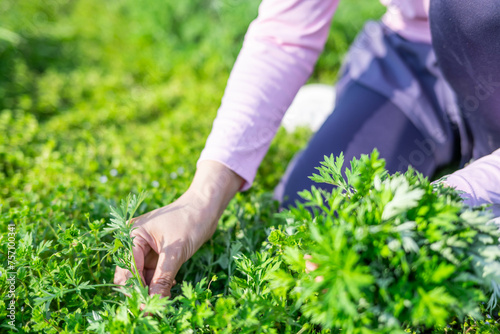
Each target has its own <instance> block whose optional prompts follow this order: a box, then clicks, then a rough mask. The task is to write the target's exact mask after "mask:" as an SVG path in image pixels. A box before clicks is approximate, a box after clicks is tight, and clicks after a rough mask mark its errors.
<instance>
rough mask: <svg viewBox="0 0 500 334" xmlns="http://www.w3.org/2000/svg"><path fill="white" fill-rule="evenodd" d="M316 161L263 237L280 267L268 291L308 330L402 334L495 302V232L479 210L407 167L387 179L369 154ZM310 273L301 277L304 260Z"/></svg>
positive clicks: (499, 274) (498, 268) (498, 292)
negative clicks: (311, 266)
mask: <svg viewBox="0 0 500 334" xmlns="http://www.w3.org/2000/svg"><path fill="white" fill-rule="evenodd" d="M343 163H344V161H343V156H342V155H340V156H339V157H338V158H337V159H334V157H333V156H331V157H329V158H328V157H325V161H324V162H322V163H321V167H319V168H318V170H319V174H315V175H314V176H312V177H311V178H312V180H314V181H316V182H318V183H328V184H333V185H335V186H337V187H336V188H335V189H334V190H333V191H332V192H327V191H323V190H321V189H317V188H315V187H312V189H311V191H303V192H301V196H302V198H303V199H304V200H305V203H303V204H298V206H297V207H296V208H293V209H291V210H290V211H288V212H286V213H285V214H284V215H285V217H286V218H287V224H285V225H284V226H283V227H280V228H279V229H277V230H275V231H273V232H272V233H271V235H270V238H269V240H270V241H271V242H272V243H273V244H274V246H275V247H276V250H277V252H278V253H280V254H282V255H283V258H284V260H285V262H286V264H287V267H286V269H282V270H279V271H277V272H275V273H273V274H272V277H273V278H272V279H271V282H272V286H273V287H274V288H275V290H276V291H278V292H279V294H280V295H281V296H282V297H283V298H290V299H292V300H293V301H294V304H295V306H296V307H300V309H301V311H302V312H303V315H304V316H306V317H308V318H309V319H310V320H311V322H312V323H313V324H319V325H321V326H322V327H324V328H332V329H333V328H337V329H342V332H343V333H403V332H404V331H403V329H404V328H407V327H412V328H428V327H442V326H445V325H446V324H447V323H449V322H450V321H451V320H452V319H453V317H458V318H459V319H461V320H463V319H464V318H465V317H466V315H469V316H472V317H473V318H475V319H480V318H481V317H482V316H481V312H480V309H479V304H480V302H482V301H487V300H488V298H487V296H488V295H489V300H488V305H487V308H488V309H489V310H491V309H493V308H495V307H496V305H497V301H498V298H499V297H500V286H499V283H500V263H499V259H500V248H499V247H498V239H499V237H500V232H499V230H498V227H497V226H496V225H495V224H493V223H491V222H490V219H491V215H490V213H489V212H488V211H487V210H484V208H482V209H481V208H478V209H471V208H468V207H466V206H464V204H463V203H462V200H461V197H460V194H459V193H458V192H457V191H455V190H454V189H451V188H449V187H445V186H443V185H442V184H440V183H437V184H432V183H431V182H430V181H429V180H428V179H426V178H424V177H423V176H422V175H421V174H419V173H416V172H415V171H414V170H412V169H410V170H409V171H408V172H407V173H405V174H399V173H396V174H394V175H389V174H388V173H387V171H386V170H385V168H384V167H385V162H384V160H382V159H379V155H378V152H377V151H374V152H373V153H372V154H371V155H370V156H368V155H363V156H361V158H360V159H359V160H356V159H354V160H353V161H352V162H351V167H350V169H347V168H346V170H345V176H344V175H343V174H342V172H341V168H342V166H343ZM306 254H308V255H310V256H311V257H312V258H311V260H310V261H311V262H312V263H315V264H316V265H317V269H316V270H314V271H312V272H309V271H306V270H305V269H306V261H305V260H304V255H306Z"/></svg>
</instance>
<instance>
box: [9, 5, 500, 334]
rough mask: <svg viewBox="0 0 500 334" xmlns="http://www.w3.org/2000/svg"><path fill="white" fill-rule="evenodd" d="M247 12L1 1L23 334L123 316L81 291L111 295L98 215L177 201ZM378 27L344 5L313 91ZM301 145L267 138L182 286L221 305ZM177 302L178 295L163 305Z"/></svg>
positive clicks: (196, 319) (109, 299) (259, 237)
mask: <svg viewBox="0 0 500 334" xmlns="http://www.w3.org/2000/svg"><path fill="white" fill-rule="evenodd" d="M257 7H258V1H254V0H251V1H250V0H249V1H238V0H220V1H216V0H210V1H202V0H189V1H168V2H167V1H165V2H160V1H157V2H155V1H146V0H136V1H131V0H113V1H105V2H103V1H97V0H79V1H68V0H54V1H40V2H36V1H30V0H19V1H13V0H3V1H1V2H0V18H1V19H0V132H1V136H0V223H1V224H0V233H1V235H0V242H1V245H0V250H1V251H0V262H1V263H2V265H3V268H2V269H1V273H2V276H0V292H1V295H2V297H5V296H6V294H7V293H8V286H9V285H8V282H7V281H6V277H7V274H6V273H7V271H9V270H8V269H9V268H8V267H7V263H8V262H7V257H8V232H9V228H11V229H13V231H15V233H16V242H15V247H16V260H17V262H16V264H15V270H16V272H17V281H16V282H17V283H16V284H17V285H16V298H17V303H16V310H17V313H16V326H17V329H18V330H20V332H27V333H29V332H47V333H56V332H86V331H88V328H89V326H90V325H91V322H92V321H97V320H98V319H99V318H100V317H101V318H102V316H101V315H99V314H100V313H99V312H105V311H104V310H105V305H125V303H127V300H126V299H125V298H124V297H123V296H121V294H120V293H118V292H116V291H114V290H113V289H112V287H110V286H108V287H103V286H99V287H94V288H92V287H91V286H92V285H98V284H105V283H111V282H112V277H113V272H114V266H113V262H112V258H111V257H107V256H106V254H107V248H106V247H107V245H109V244H112V242H113V237H112V235H111V234H110V233H108V234H105V233H104V232H103V231H104V226H105V225H106V224H107V222H108V221H109V217H110V216H109V206H110V205H113V206H116V205H117V204H118V201H119V200H120V199H121V198H125V197H126V196H127V194H129V193H131V192H132V193H139V192H140V191H142V190H147V191H148V194H149V195H148V197H147V198H146V200H145V201H144V202H143V203H142V204H141V205H140V206H139V208H138V212H140V213H144V212H147V211H149V210H152V209H155V208H158V207H159V206H163V205H166V204H168V203H170V202H171V201H172V200H173V199H175V198H176V197H178V196H179V195H180V194H182V193H183V191H185V190H186V189H187V187H188V185H189V182H190V180H191V177H192V175H193V173H194V170H195V163H196V160H197V159H198V157H199V154H200V152H201V149H202V148H203V145H204V143H205V139H206V137H207V136H208V133H209V131H210V128H211V123H212V120H213V118H214V117H215V114H216V111H217V107H218V105H219V103H220V99H221V97H222V94H223V91H224V87H225V83H226V80H227V78H228V76H229V72H230V69H231V66H232V64H233V62H234V60H235V58H236V56H237V54H238V51H239V49H240V47H241V43H242V38H243V36H244V33H245V31H246V28H247V26H248V24H249V23H250V22H251V20H252V19H253V18H254V17H255V16H256V14H257ZM382 13H383V7H382V6H381V5H380V4H378V3H377V2H376V1H366V0H356V1H355V0H349V1H343V2H342V4H341V6H340V7H339V10H338V12H337V14H336V17H335V20H334V21H335V22H334V24H333V25H332V32H331V34H330V37H329V39H328V43H327V46H326V52H325V53H324V54H323V55H322V57H321V58H320V60H319V62H318V65H317V67H316V69H315V72H314V74H313V77H312V78H311V81H313V82H322V83H332V82H333V81H334V79H335V77H336V74H337V71H338V68H339V66H340V63H341V60H342V57H343V55H344V53H345V52H346V50H347V48H348V46H349V44H350V43H351V42H352V40H353V38H354V37H355V35H356V33H357V32H358V31H359V29H360V28H361V27H362V25H363V23H364V21H366V20H367V19H370V18H373V19H376V18H378V17H380V15H381V14H382ZM309 135H310V133H309V132H308V131H307V130H299V131H297V132H296V133H294V134H286V133H285V132H284V131H283V130H280V131H279V133H278V135H277V137H276V139H275V141H274V142H273V144H272V145H271V149H270V151H269V154H268V155H267V157H266V158H265V160H264V162H263V164H262V166H261V168H260V169H259V172H258V176H257V179H256V183H255V185H254V187H253V188H252V189H251V190H250V191H248V192H245V193H242V194H238V195H237V196H236V198H235V199H234V200H233V201H232V202H231V203H230V205H229V207H228V209H227V210H226V211H225V212H224V214H223V216H222V218H221V221H220V226H219V229H218V231H217V232H216V234H215V236H214V238H213V240H212V241H210V242H209V243H207V244H206V245H205V246H204V247H203V248H202V249H201V250H200V251H199V252H198V253H197V254H196V255H195V257H194V258H193V259H192V260H190V261H189V262H188V263H186V264H185V265H184V266H183V268H182V269H181V272H180V273H179V275H178V281H179V282H183V281H186V282H191V283H192V284H194V285H195V284H196V283H199V282H200V281H202V279H204V278H205V279H206V280H207V282H205V285H207V284H210V289H211V292H210V293H212V294H213V295H217V294H226V295H227V294H228V293H229V291H230V281H231V277H233V276H234V275H236V276H238V275H239V277H240V278H241V277H243V276H242V267H241V266H242V263H246V262H245V261H249V260H245V259H243V260H241V256H242V255H238V256H239V257H240V261H239V262H238V261H237V260H236V259H235V258H234V255H237V254H243V255H244V256H247V257H251V254H253V253H254V252H257V253H258V252H259V251H262V250H263V249H264V248H263V247H265V246H263V242H265V241H266V240H267V238H268V235H269V233H270V231H271V228H272V227H276V226H277V225H278V224H279V223H280V220H279V219H278V218H276V216H275V212H276V203H274V202H273V201H272V200H271V199H270V192H271V191H272V189H273V187H274V186H275V185H276V184H277V182H278V180H279V178H280V176H281V174H282V173H283V172H284V170H285V168H286V164H287V162H288V161H289V160H290V158H291V157H292V156H293V154H294V153H295V152H296V151H297V149H299V148H300V147H302V146H303V145H304V144H305V143H306V142H307V138H308V137H309ZM9 224H12V225H9ZM12 226H15V227H12ZM264 245H265V244H264ZM238 256H237V257H238ZM252 259H253V260H252V261H257V260H255V259H254V258H252ZM259 261H261V262H262V263H265V262H266V260H265V259H259ZM238 263H239V264H238ZM256 270H257V269H256ZM238 273H239V274H238ZM214 277H217V279H214ZM84 282H88V286H86V285H84V284H83V283H84ZM209 282H210V283H209ZM190 289H191V290H189V289H188V288H186V291H187V290H189V291H188V292H189V293H190V295H189V297H188V296H186V291H184V296H186V298H185V299H184V300H183V302H184V303H186V308H187V309H189V310H191V311H190V312H191V313H190V315H188V312H186V313H185V314H184V313H183V316H184V317H185V318H184V320H183V322H181V321H180V322H179V324H180V326H181V325H182V326H185V328H184V327H183V329H182V330H181V329H179V331H184V332H186V333H188V332H190V331H189V330H190V328H191V332H193V333H194V332H205V331H204V330H202V329H200V328H201V327H202V326H200V322H201V321H202V319H203V313H202V312H203V310H204V309H202V308H201V306H200V307H198V306H199V305H198V304H196V300H197V298H198V299H200V300H205V299H207V297H206V296H203V297H202V296H199V295H197V294H206V293H208V292H207V291H208V290H203V289H201V290H200V289H199V285H198V288H190ZM181 292H182V284H178V286H176V287H175V288H174V289H173V294H174V295H181ZM117 303H118V304H117ZM190 303H193V305H195V304H196V305H195V306H193V308H192V309H190V308H189V307H191V306H189V305H191V304H190ZM227 303H231V301H227ZM219 304H222V302H221V303H219ZM219 304H217V305H215V307H220V309H221V310H225V309H230V308H231V307H230V305H219ZM257 304H258V303H256V304H255V305H257ZM203 305H205V304H203ZM255 305H254V306H255ZM8 306H9V305H8V301H5V300H4V301H0V319H1V324H0V332H7V331H9V329H8V323H7V322H8V318H6V316H7V314H8V311H7V307H8ZM205 306H206V305H205ZM246 306H247V307H248V309H246V310H245V309H242V310H241V311H240V315H239V318H240V319H243V320H241V321H242V323H243V322H245V321H246V322H245V326H246V327H245V328H246V332H273V330H272V329H271V328H270V327H269V328H267V327H266V328H262V327H259V324H258V323H256V321H257V320H258V319H259V316H260V315H259V314H257V313H258V312H262V311H258V312H257V313H252V309H251V306H252V304H247V305H246ZM131 307H132V306H131ZM132 308H133V307H132ZM195 309H196V310H197V311H199V313H196V312H194V311H193V310H195ZM106 312H110V313H109V314H113V315H114V318H115V319H116V321H117V325H116V326H118V327H116V328H120V327H119V326H124V327H123V328H128V330H130V329H131V328H132V327H130V326H135V325H134V322H133V321H132V322H131V320H130V319H136V320H137V319H138V318H137V317H136V318H134V317H133V315H132V314H126V313H125V314H118V313H116V314H114V313H113V312H116V309H115V310H114V311H112V310H109V309H107V311H106ZM172 312H174V311H172ZM245 312H247V313H245ZM271 316H276V317H278V315H271ZM245 317H246V318H245ZM139 319H140V317H139ZM245 319H246V320H245ZM137 321H139V320H137ZM141 321H142V320H141ZM145 321H146V320H145ZM252 321H253V322H252ZM490 322H491V323H494V320H490ZM303 323H305V322H303ZM303 323H302V324H303ZM268 324H269V323H268ZM475 324H476V325H478V326H477V327H474V326H475ZM479 324H483V321H479V322H477V323H476V322H475V321H474V320H471V319H468V318H467V319H466V320H465V321H464V322H457V321H455V322H454V323H452V324H451V325H452V328H451V329H447V327H444V328H442V329H437V330H436V331H437V332H441V333H444V332H448V333H450V332H452V331H454V332H462V331H464V332H465V331H468V332H469V333H471V332H484V333H486V332H496V331H497V330H496V329H494V328H493V327H488V326H487V327H486V329H485V327H484V326H482V325H481V326H479ZM110 326H111V325H110ZM127 326H129V327H127ZM190 326H191V327H190ZM235 326H236V325H235ZM241 326H243V325H241ZM470 326H473V327H470ZM139 327H140V326H139V325H137V327H136V329H137V330H138V329H139ZM292 327H293V326H292ZM96 328H97V327H96ZM110 328H111V327H110ZM242 328H243V327H242ZM301 328H302V327H298V329H296V328H295V327H293V330H290V332H298V331H300V330H301ZM304 328H305V327H304ZM470 328H473V329H472V330H471V329H470ZM480 328H483V329H480ZM109 330H111V329H109ZM123 330H124V329H123ZM316 330H319V329H318V328H316V327H311V328H306V329H304V330H303V331H302V333H304V332H306V333H307V332H314V331H316ZM10 331H11V332H14V331H12V330H10ZM116 332H120V330H118V329H117V330H116ZM206 332H208V330H207V331H206ZM243 332H245V331H243ZM277 332H285V328H281V329H279V328H278V329H277Z"/></svg>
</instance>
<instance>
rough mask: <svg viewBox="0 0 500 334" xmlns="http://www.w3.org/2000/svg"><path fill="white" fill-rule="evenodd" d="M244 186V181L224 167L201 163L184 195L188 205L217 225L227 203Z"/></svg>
mask: <svg viewBox="0 0 500 334" xmlns="http://www.w3.org/2000/svg"><path fill="white" fill-rule="evenodd" d="M243 184H244V179H243V178H242V177H241V176H239V175H238V174H236V173H235V172H233V171H232V170H231V169H229V168H228V167H226V166H225V165H223V164H221V163H219V162H217V161H211V160H206V161H202V162H201V163H200V164H199V166H198V169H197V170H196V174H195V176H194V178H193V182H192V183H191V185H190V186H189V189H188V191H187V192H186V193H185V195H186V197H188V200H189V202H190V205H192V206H194V207H195V208H197V209H199V210H201V211H203V212H204V215H206V216H208V217H207V218H210V220H214V221H215V223H217V221H218V219H219V217H220V216H221V215H222V212H223V211H224V210H225V208H226V207H227V205H228V203H229V201H230V200H231V199H232V198H233V197H234V195H235V194H236V193H237V192H238V190H239V189H241V187H242V186H243Z"/></svg>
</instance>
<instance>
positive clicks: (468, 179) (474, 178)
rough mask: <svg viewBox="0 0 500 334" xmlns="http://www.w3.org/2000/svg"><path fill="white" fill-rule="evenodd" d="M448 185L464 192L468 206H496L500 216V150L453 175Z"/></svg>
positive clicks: (449, 178) (495, 209)
mask: <svg viewBox="0 0 500 334" xmlns="http://www.w3.org/2000/svg"><path fill="white" fill-rule="evenodd" d="M446 183H447V184H449V185H450V186H452V187H455V188H456V189H458V190H461V191H464V192H465V196H464V197H465V202H466V203H467V204H469V205H472V206H476V205H481V204H494V207H493V211H494V213H495V214H500V149H499V150H496V151H495V152H493V153H492V154H490V155H488V156H485V157H483V158H481V159H479V160H477V161H475V162H473V163H472V164H470V165H469V166H467V167H465V168H463V169H461V170H459V171H457V172H455V173H453V174H451V175H450V176H448V178H447V180H446Z"/></svg>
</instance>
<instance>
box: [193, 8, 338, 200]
mask: <svg viewBox="0 0 500 334" xmlns="http://www.w3.org/2000/svg"><path fill="white" fill-rule="evenodd" d="M337 3H338V0H264V1H263V2H262V4H261V5H260V7H259V15H258V17H257V18H256V19H255V20H254V21H253V22H252V23H251V24H250V27H249V28H248V31H247V33H246V36H245V41H244V43H243V47H242V49H241V51H240V54H239V56H238V58H237V60H236V63H235V65H234V67H233V70H232V72H231V75H230V77H229V80H228V83H227V87H226V90H225V93H224V97H223V98H222V104H221V106H220V108H219V110H218V112H217V117H216V119H215V121H214V123H213V127H212V132H211V133H210V136H209V137H208V139H207V142H206V145H205V149H204V150H203V152H202V153H201V156H200V159H199V160H198V163H199V162H201V161H203V160H215V161H218V162H220V163H223V164H224V165H226V166H227V167H229V168H230V169H231V170H233V171H234V172H236V173H237V174H238V175H240V176H241V177H243V178H244V179H245V181H246V182H245V184H244V185H243V187H242V189H241V190H246V189H248V188H250V186H251V184H252V182H253V180H254V178H255V174H256V171H257V168H258V167H259V165H260V163H261V161H262V159H263V157H264V155H265V154H266V152H267V150H268V148H269V144H270V142H271V140H272V139H273V137H274V135H275V134H276V131H277V130H278V127H279V125H280V123H281V119H282V117H283V115H284V113H285V111H286V110H287V109H288V107H289V105H290V104H291V102H292V100H293V98H294V97H295V94H296V93H297V91H298V90H299V88H300V87H301V86H302V85H303V84H304V83H305V82H306V81H307V79H308V78H309V76H310V74H311V72H312V70H313V67H314V64H315V63H316V61H317V58H318V56H319V54H320V53H321V51H322V50H323V47H324V45H325V42H326V38H327V36H328V32H329V28H330V23H331V19H332V17H333V13H334V12H335V9H336V7H337Z"/></svg>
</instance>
